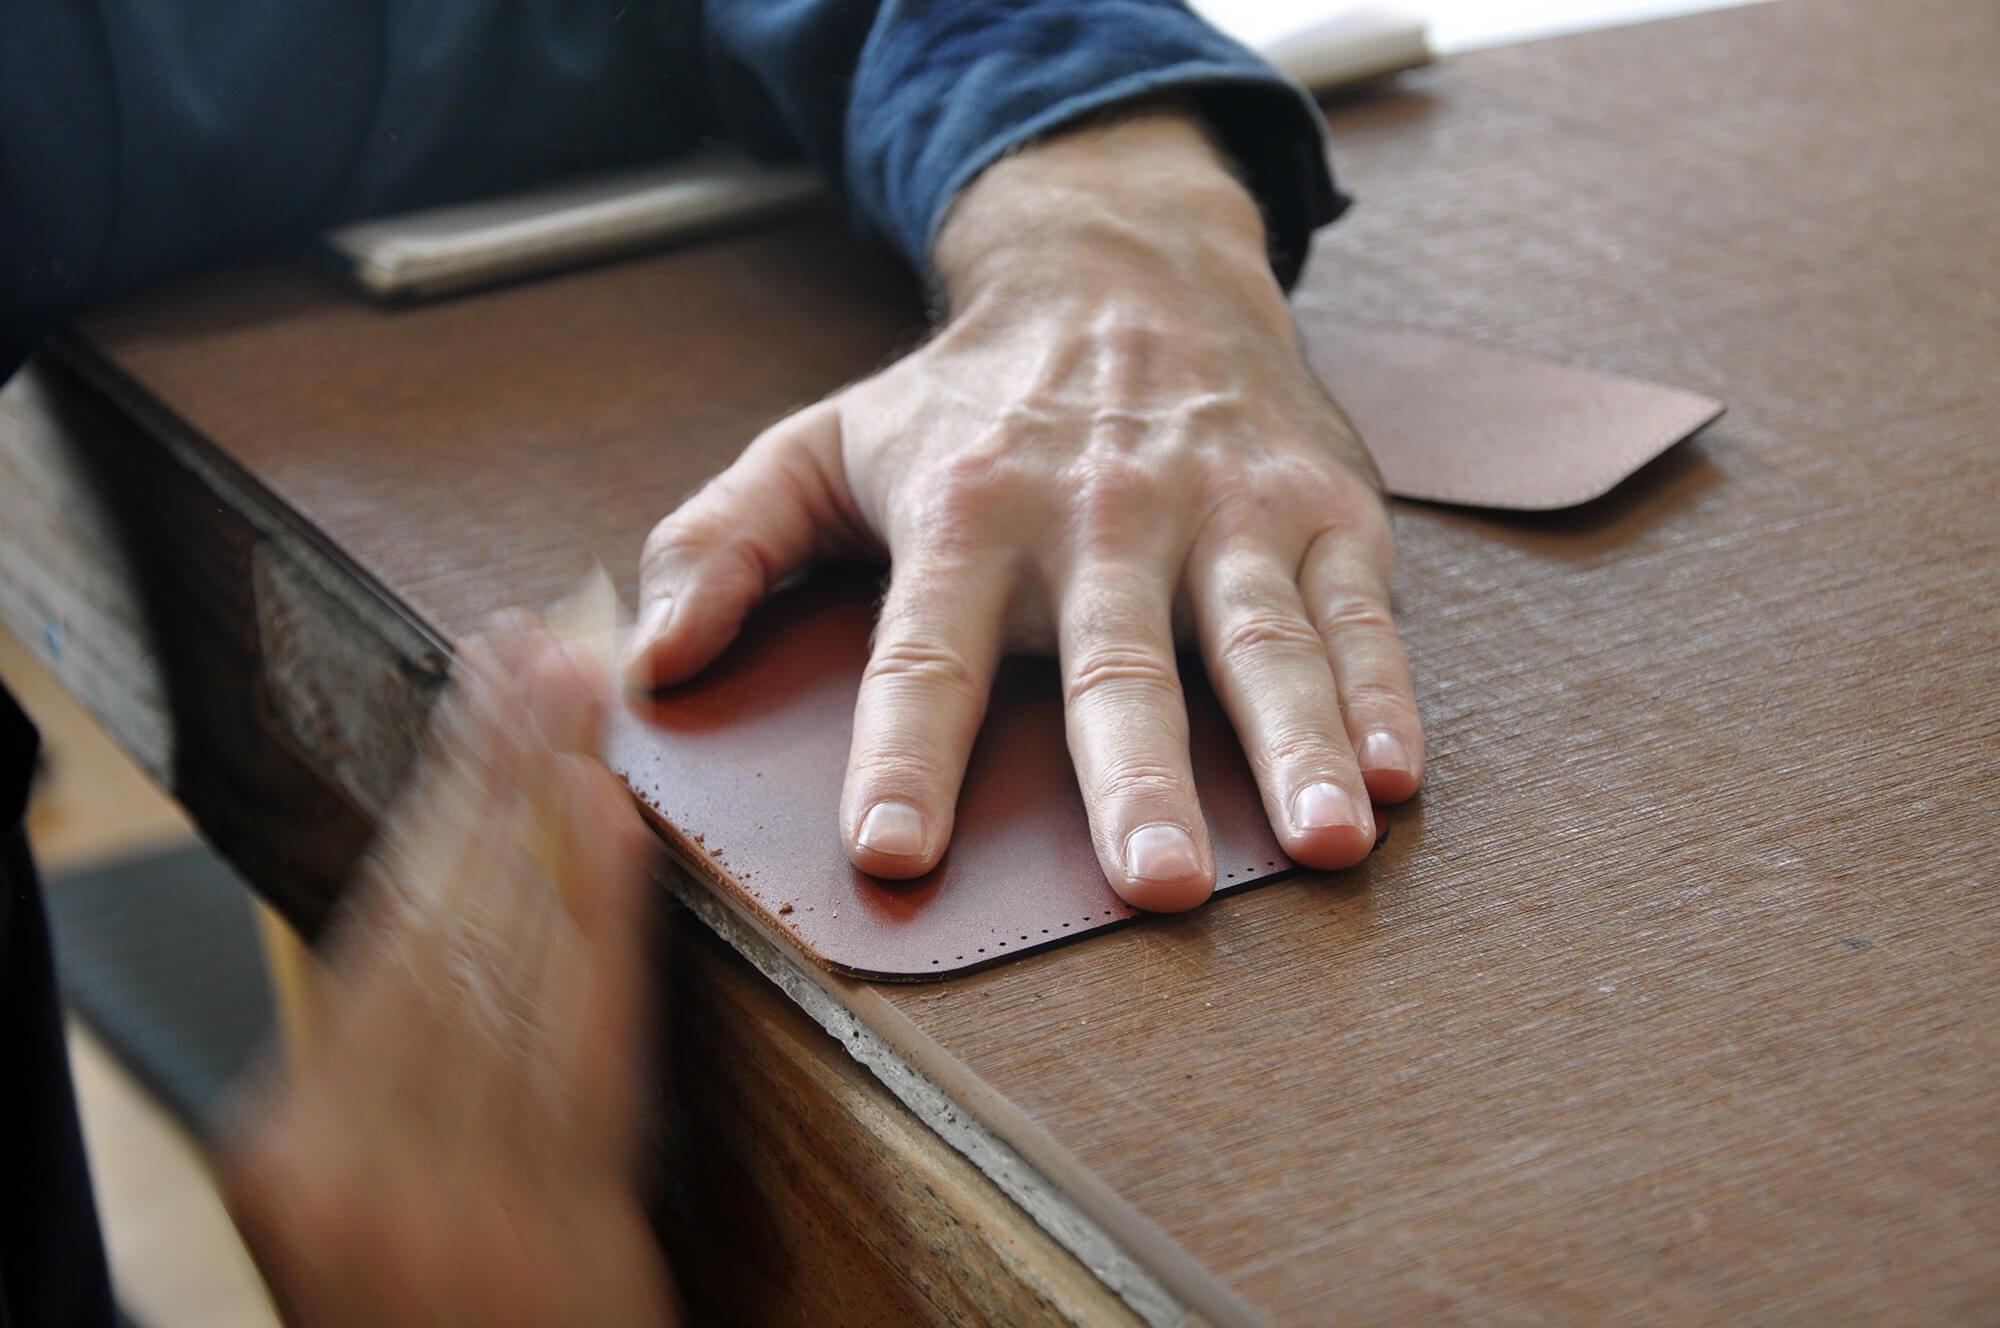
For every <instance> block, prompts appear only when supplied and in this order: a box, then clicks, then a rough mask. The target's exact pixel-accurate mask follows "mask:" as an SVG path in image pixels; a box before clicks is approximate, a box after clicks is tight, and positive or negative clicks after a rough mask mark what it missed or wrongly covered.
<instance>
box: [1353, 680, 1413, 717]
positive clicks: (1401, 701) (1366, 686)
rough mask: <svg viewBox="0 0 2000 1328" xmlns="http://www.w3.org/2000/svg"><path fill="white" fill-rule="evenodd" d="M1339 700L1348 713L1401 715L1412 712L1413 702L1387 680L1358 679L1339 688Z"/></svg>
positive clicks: (1400, 689)
mask: <svg viewBox="0 0 2000 1328" xmlns="http://www.w3.org/2000/svg"><path fill="white" fill-rule="evenodd" d="M1340 702H1341V706H1342V708H1343V709H1345V710H1346V711H1347V713H1348V714H1350V715H1357V714H1363V715H1375V716H1382V715H1402V714H1404V713H1414V712H1415V710H1416V705H1415V703H1414V702H1413V701H1412V700H1411V699H1410V697H1409V696H1408V695H1406V694H1405V693H1404V691H1403V689H1402V688H1400V687H1397V686H1394V685H1393V684H1390V683H1387V682H1378V681H1374V680H1372V679H1359V680H1356V681H1352V682H1349V683H1347V684H1346V685H1344V686H1343V687H1342V688H1341V689H1340Z"/></svg>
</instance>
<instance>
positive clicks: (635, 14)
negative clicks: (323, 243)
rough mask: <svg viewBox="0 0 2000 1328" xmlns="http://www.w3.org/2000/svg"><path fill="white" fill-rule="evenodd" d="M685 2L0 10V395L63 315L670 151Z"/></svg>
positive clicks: (687, 53) (689, 17)
mask: <svg viewBox="0 0 2000 1328" xmlns="http://www.w3.org/2000/svg"><path fill="white" fill-rule="evenodd" d="M694 4H695V0H682V2H681V3H679V4H676V5H658V6H650V7H649V6H648V5H646V4H644V3H643V2H635V0H451V2H450V3H442V4H441V3H435V2H434V0H282V3H273V2H272V0H5V6H4V7H5V11H6V17H5V19H4V21H0V379H3V378H4V377H5V376H6V373H7V371H8V370H9V369H11V367H12V366H13V364H14V363H15V362H17V361H18V358H19V356H20V355H21V354H22V353H24V352H25V350H26V349H27V347H28V345H29V343H30V342H31V341H32V339H33V337H34V336H35V335H36V334H37V333H38V332H39V331H40V330H41V329H43V328H45V327H46V326H47V325H48V324H49V323H50V322H51V321H53V319H55V318H56V317H58V316H60V315H61V314H62V313H64V312H66V311H67V310H69V309H71V308H74V307H75V306H76V305H78V304H80V303H82V302H84V301H87V300H91V299H96V298H100V297H103V296H107V295H112V294H116V293H117V292H119V291H122V290H126V289H129V288H131V287H133V286H135V285H138V284H140V283H143V282H146V281H151V280H154V279H157V278H159V277H163V276H167V275H170V274H172V273H175V272H179V271H183V270H185V269H188V268H191V267H194V266H197V265H199V264H202V263H207V262H213V261H218V260H221V259H227V258H234V257H238V256H241V255H243V254H246V253H250V252H255V251H258V250H264V249H270V248H274V247H280V246H296V245H298V244H300V243H303V242H304V241H306V240H307V239H308V238H309V237H311V236H313V235H314V234H316V233H318V232H319V231H321V230H323V229H325V228H326V227H328V226H331V225H335V224H337V223H339V222H342V221H346V220H351V219H353V218H355V217H358V216H365V215H369V214H371V213H381V212H387V211H395V210H400V209H407V208H412V207H419V206H425V205H429V204H434V203H441V202H447V201H452V200H456V199H463V198H468V197H474V196H477V195H480V194H490V193H495V192H501V191H504V190H508V189H515V188H520V187H523V186H525V185H527V184H530V183H533V182H534V181H536V180H539V179H543V178H546V177H548V176H551V175H554V174H558V173H560V172H563V171H570V170H582V169H589V168H593V167H600V166H609V165H614V164H623V163H627V162H631V161H636V160H641V159H645V158H649V157H659V156H666V155H672V154H674V153H677V152H680V151H684V150H685V149H686V148H688V147H689V146H691V145H692V144H693V142H694V141H695V140H696V139H697V138H698V137H699V135H700V133H701V132H702V129H703V124H704V120H705V117H706V115H707V109H706V105H705V99H704V96H703V92H702V88H701V87H700V85H699V82H698V79H697V78H696V77H695V76H694V69H693V66H694V62H695V60H696V58H697V57H698V51H699V46H700V42H699V35H698V32H697V30H696V28H695V23H694V20H695V18H696V17H697V15H696V12H695V9H694Z"/></svg>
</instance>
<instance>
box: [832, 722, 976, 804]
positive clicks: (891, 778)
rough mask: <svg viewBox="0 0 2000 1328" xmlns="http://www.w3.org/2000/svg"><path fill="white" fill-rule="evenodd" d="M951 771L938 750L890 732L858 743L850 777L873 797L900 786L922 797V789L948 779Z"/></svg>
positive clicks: (852, 782)
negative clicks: (864, 742) (860, 743)
mask: <svg viewBox="0 0 2000 1328" xmlns="http://www.w3.org/2000/svg"><path fill="white" fill-rule="evenodd" d="M950 777H951V776H950V772H948V771H947V770H946V769H945V763H944V761H943V760H942V759H941V758H940V756H939V754H938V753H937V752H936V751H934V750H932V749H931V748H930V747H929V746H928V745H927V744H925V743H923V742H920V741H914V740H912V739H910V738H909V737H907V736H902V735H887V736H883V737H879V738H876V739H874V740H872V741H870V742H867V743H866V744H865V745H861V746H857V747H856V748H855V750H854V753H853V755H852V756H851V757H850V758H849V761H848V780H849V782H850V783H851V784H852V785H853V786H854V787H855V788H857V789H861V790H865V791H867V795H868V796H869V797H870V799H871V800H872V798H873V797H874V796H876V795H879V794H881V793H883V792H887V791H890V790H900V791H902V792H903V793H906V794H909V795H912V796H915V797H916V798H917V800H918V801H920V802H921V801H922V800H923V799H922V792H923V790H926V789H934V788H937V787H939V786H940V785H941V784H943V783H945V782H947V781H948V780H949V778H950Z"/></svg>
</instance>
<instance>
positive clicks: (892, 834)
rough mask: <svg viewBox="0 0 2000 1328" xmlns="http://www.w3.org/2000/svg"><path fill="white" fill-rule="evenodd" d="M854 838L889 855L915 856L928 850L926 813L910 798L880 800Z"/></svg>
mask: <svg viewBox="0 0 2000 1328" xmlns="http://www.w3.org/2000/svg"><path fill="white" fill-rule="evenodd" d="M854 838H855V839H856V840H857V841H858V842H859V843H860V845H861V847H863V848H865V849H867V850H868V851H869V852H870V853H880V854H881V855H882V856H883V857H885V858H914V857H916V856H917V855H918V854H920V853H922V852H923V851H924V814H923V813H922V812H920V811H918V810H917V809H916V808H915V807H912V806H911V805H910V804H909V803H907V802H878V803H876V804H875V805H874V806H873V807H870V808H869V809H868V815H866V816H864V817H862V818H861V829H860V832H859V833H857V834H856V835H855V836H854Z"/></svg>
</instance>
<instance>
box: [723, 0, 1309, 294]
mask: <svg viewBox="0 0 2000 1328" xmlns="http://www.w3.org/2000/svg"><path fill="white" fill-rule="evenodd" d="M706 41H707V43H708V47H709V52H710V56H709V69H710V77H711V80H712V88H713V96H714V98H715V101H716V104H717V107H718V110H719V112H720V114H721V117H722V119H723V121H724V123H726V124H728V125H729V126H730V127H731V128H732V129H733V130H734V131H735V132H736V133H737V134H738V135H739V136H742V137H745V138H747V139H749V140H750V141H752V142H753V143H758V144H762V145H765V146H766V147H774V146H779V145H782V144H783V143H784V142H785V141H787V140H789V142H790V143H791V144H794V145H796V146H798V147H800V148H803V149H804V150H805V151H806V153H807V154H808V155H809V156H810V157H811V158H812V159H813V160H814V161H815V162H817V163H818V164H819V165H820V167H821V168H822V169H823V170H824V171H826V173H827V174H828V175H829V176H830V177H832V178H834V179H836V180H838V181H839V182H840V183H841V184H842V186H843V187H844V190H845V193H846V195H847V200H848V204H849V207H850V208H851V210H852V211H853V213H854V215H855V218H856V221H857V223H858V224H859V225H861V226H862V228H863V229H865V230H869V231H873V232H876V233H878V234H880V235H881V236H882V237H884V238H885V239H887V240H888V241H889V242H890V243H891V244H893V245H894V246H895V247H896V248H897V249H899V250H900V251H901V252H902V254H903V256H904V257H905V258H907V259H908V260H909V261H910V263H911V264H912V265H913V266H914V267H916V268H917V269H918V270H919V271H924V270H927V267H928V257H929V253H930V246H931V242H932V240H933V239H934V238H935V237H936V231H937V227H938V224H939V222H940V220H941V219H942V218H943V216H944V212H945V209H946V208H947V207H948V206H949V204H950V202H951V200H952V199H953V198H954V197H955V196H956V195H957V193H958V191H959V190H960V189H962V188H964V187H965V185H966V184H968V183H969V182H970V181H971V180H972V178H973V177H974V176H975V175H977V174H978V173H979V172H980V171H981V170H983V169H984V168H985V167H986V166H987V165H989V164H990V163H991V162H993V161H994V160H995V159H996V158H998V157H1000V156H1001V155H1003V154H1005V153H1006V152H1008V151H1009V150H1010V149H1012V148H1015V147H1017V146H1019V145H1021V144H1022V143H1025V142H1028V141H1030V140H1032V139H1034V138H1035V137H1037V136H1039V135H1042V134H1046V133H1047V132H1049V131H1050V130H1053V129H1055V128H1057V127H1059V126H1061V125H1063V124H1065V123H1067V122H1069V121H1073V120H1075V119H1077V118H1079V117H1082V116H1086V115H1089V114H1090V113H1092V112H1094V111H1098V110H1101V109H1104V108H1107V107H1111V106H1115V105H1117V104H1120V103H1126V102H1131V101H1134V100H1137V99H1141V98H1146V97H1153V96H1160V95H1165V94H1174V95H1179V96H1182V97H1186V98H1188V99H1190V100H1191V101H1192V102H1193V103H1194V104H1195V105H1196V107H1197V108H1198V109H1199V110H1200V112H1201V113H1202V115H1203V117H1204V118H1205V119H1206V120H1207V121H1208V123H1209V124H1210V126H1211V127H1212V128H1213V129H1214V130H1215V132H1216V133H1217V134H1218V136H1219V137H1220V139H1221V141H1222V143H1223V145H1224V146H1225V148H1226V149H1227V150H1228V151H1229V153H1230V154H1231V156H1232V157H1233V158H1234V160H1235V162H1236V164H1237V167H1238V169H1239V170H1240V171H1241V172H1242V174H1243V177H1244V180H1245V182H1246V183H1247V184H1248V186H1249V188H1250V190H1251V192H1252V193H1253V194H1254V195H1255V197H1256V198H1257V201H1258V204H1259V206H1260V207H1261V209H1262V211H1263V214H1264V223H1265V232H1266V234H1267V236H1268V238H1269V242H1270V250H1271V262H1272V266H1273V268H1274V269H1275V271H1276V272H1277V273H1278V276H1279V278H1280V279H1281V280H1282V281H1283V282H1285V284H1287V285H1290V284H1291V282H1292V281H1293V280H1295V279H1296V278H1297V276H1298V273H1299V270H1300V267H1301V266H1302V265H1303V263H1304V261H1305V255H1306V249H1307V245H1308V242H1309V239H1310V237H1311V234H1312V232H1313V230H1314V229H1316V228H1317V227H1319V226H1322V225H1324V224H1326V223H1327V222H1329V221H1331V220H1333V219H1334V218H1335V217H1336V216H1338V215H1339V213H1340V211H1341V209H1342V208H1343V207H1344V206H1345V203H1346V200H1345V198H1344V197H1343V196H1342V195H1341V194H1340V192H1339V191H1338V189H1337V188H1336V187H1335V185H1334V182H1333V178H1332V175H1331V173H1330V171H1329V170H1328V167H1327V161H1326V152H1325V144H1324V125H1323V122H1322V120H1321V118H1320V116H1319V113H1318V109H1317V108H1316V107H1315V106H1314V105H1313V103H1312V101H1311V100H1310V99H1309V98H1308V97H1307V96H1306V95H1305V94H1304V93H1303V92H1302V91H1300V90H1299V89H1298V88H1297V87H1295V86H1294V85H1293V84H1291V83H1290V82H1288V81H1287V80H1285V79H1284V78H1283V77H1282V76H1281V75H1280V74H1278V73H1277V71H1275V70H1274V69H1272V68H1271V67H1270V66H1269V65H1268V64H1266V63H1265V62H1264V61H1262V60H1261V59H1259V58H1258V57H1257V56H1255V55H1254V54H1252V53H1251V52H1250V51H1248V50H1246V49H1245V48H1243V47H1242V46H1240V45H1238V44H1237V43H1235V42H1234V41H1231V40H1230V39H1229V38H1227V37H1224V36H1223V35H1222V34H1220V33H1218V32H1216V31H1215V30H1214V29H1213V28H1211V27H1209V26H1208V25H1207V24H1206V23H1204V22H1203V21H1202V20H1201V19H1199V18H1197V17H1196V16H1195V15H1194V14H1192V13H1190V12H1189V11H1188V9H1187V8H1186V7H1185V5H1184V4H1182V3H1180V0H882V2H881V3H879V4H856V3H850V2H848V0H706Z"/></svg>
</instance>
